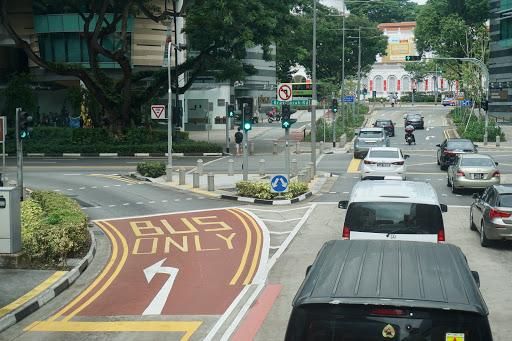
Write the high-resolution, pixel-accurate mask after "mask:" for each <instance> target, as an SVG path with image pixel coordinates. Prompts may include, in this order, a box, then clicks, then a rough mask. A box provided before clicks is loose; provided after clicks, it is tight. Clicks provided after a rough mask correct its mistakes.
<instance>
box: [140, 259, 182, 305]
mask: <svg viewBox="0 0 512 341" xmlns="http://www.w3.org/2000/svg"><path fill="white" fill-rule="evenodd" d="M166 260H167V258H164V259H162V260H161V261H159V262H156V263H155V264H153V265H151V266H149V267H147V268H145V269H144V275H145V276H146V280H147V282H148V284H149V283H151V280H152V279H153V277H155V275H156V274H157V273H159V274H167V275H169V278H167V281H165V283H164V285H163V286H162V288H160V290H159V291H158V293H157V294H156V295H155V297H154V298H153V300H152V301H151V303H150V304H149V305H148V307H147V308H146V310H144V312H143V313H142V315H160V314H161V313H162V310H163V309H164V305H165V302H166V301H167V298H168V297H169V294H170V293H171V290H172V286H173V284H174V280H175V279H176V277H178V272H179V269H178V268H173V267H170V266H162V264H163V263H164V262H165V261H166Z"/></svg>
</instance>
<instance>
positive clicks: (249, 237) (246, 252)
mask: <svg viewBox="0 0 512 341" xmlns="http://www.w3.org/2000/svg"><path fill="white" fill-rule="evenodd" d="M229 211H230V212H231V213H233V214H234V215H235V216H236V217H237V218H238V219H239V220H240V221H241V222H242V224H243V225H244V227H245V231H247V238H246V243H245V250H244V253H243V255H242V261H241V262H240V265H239V266H238V270H237V271H236V273H235V276H233V278H232V279H231V282H229V285H235V284H236V281H238V279H239V278H240V276H241V275H242V271H243V270H244V268H245V264H246V263H247V257H248V256H249V250H250V249H251V242H252V234H251V229H250V228H249V225H247V223H246V222H245V220H244V219H243V218H242V217H241V216H240V215H239V214H238V213H236V212H235V211H234V210H229Z"/></svg>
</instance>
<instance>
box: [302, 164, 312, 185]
mask: <svg viewBox="0 0 512 341" xmlns="http://www.w3.org/2000/svg"><path fill="white" fill-rule="evenodd" d="M312 171H313V170H312V169H311V167H310V166H306V169H305V174H304V182H310V181H311V172H312Z"/></svg>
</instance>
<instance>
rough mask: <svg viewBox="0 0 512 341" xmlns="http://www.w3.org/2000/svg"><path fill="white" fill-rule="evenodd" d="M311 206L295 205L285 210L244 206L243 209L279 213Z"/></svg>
mask: <svg viewBox="0 0 512 341" xmlns="http://www.w3.org/2000/svg"><path fill="white" fill-rule="evenodd" d="M311 207H313V206H304V207H295V208H289V209H286V210H265V209H261V208H253V207H244V210H248V211H258V212H274V213H281V212H291V211H297V210H305V209H309V208H311Z"/></svg>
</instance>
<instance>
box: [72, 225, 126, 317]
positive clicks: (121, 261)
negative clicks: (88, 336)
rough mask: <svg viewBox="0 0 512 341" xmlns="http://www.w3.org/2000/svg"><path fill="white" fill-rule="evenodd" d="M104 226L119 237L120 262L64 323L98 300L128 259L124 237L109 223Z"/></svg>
mask: <svg viewBox="0 0 512 341" xmlns="http://www.w3.org/2000/svg"><path fill="white" fill-rule="evenodd" d="M103 223H104V224H105V225H107V226H108V227H110V228H111V229H112V230H114V232H115V233H116V234H117V236H118V237H119V239H120V240H121V244H122V245H123V254H122V255H121V260H120V261H119V263H118V264H117V267H116V269H115V270H114V272H113V273H112V275H111V276H110V278H109V279H108V280H107V281H106V282H105V283H104V284H103V286H102V287H101V288H99V289H98V290H97V291H96V292H95V293H94V295H92V296H91V297H89V299H88V300H87V301H85V302H84V303H82V305H80V306H79V307H78V308H76V309H75V310H73V311H72V312H71V313H70V314H69V315H67V316H66V317H65V318H64V319H63V320H64V321H69V320H70V319H71V318H72V317H73V316H75V315H76V314H78V313H79V312H81V311H82V310H84V309H85V308H87V306H89V305H90V304H91V303H92V302H93V301H94V300H95V299H96V298H98V297H99V296H100V295H101V294H103V292H104V291H105V290H107V288H108V287H109V286H110V284H112V282H113V281H114V280H115V279H116V277H117V276H118V275H119V273H120V272H121V270H122V269H123V267H124V264H125V263H126V259H128V243H127V242H126V239H125V238H124V236H123V235H122V234H121V232H119V230H118V229H116V228H115V227H114V225H112V224H110V223H107V222H106V221H104V222H103Z"/></svg>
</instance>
